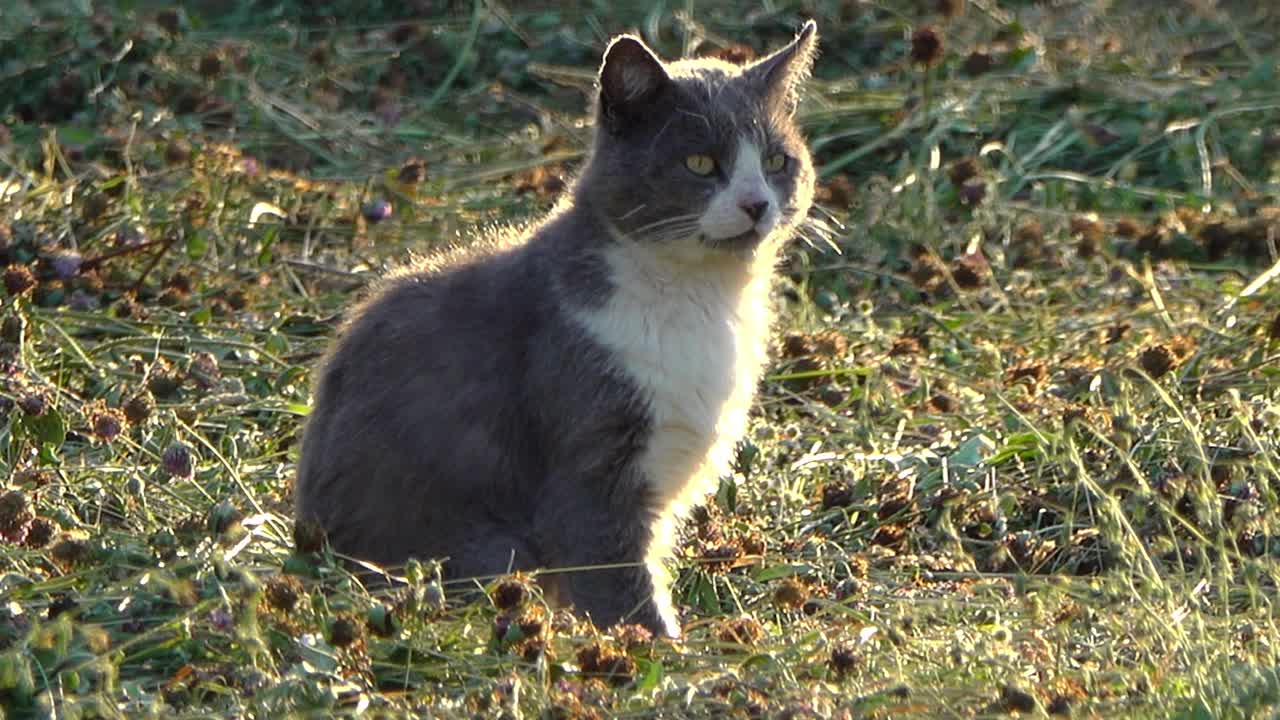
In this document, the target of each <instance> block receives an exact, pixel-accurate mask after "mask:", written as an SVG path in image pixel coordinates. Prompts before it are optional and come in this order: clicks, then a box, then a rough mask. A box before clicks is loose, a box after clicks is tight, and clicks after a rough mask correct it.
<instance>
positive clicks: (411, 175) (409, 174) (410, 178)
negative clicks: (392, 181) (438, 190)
mask: <svg viewBox="0 0 1280 720" xmlns="http://www.w3.org/2000/svg"><path fill="white" fill-rule="evenodd" d="M398 178H399V180H400V182H402V183H404V184H405V185H417V184H418V183H420V182H422V181H424V180H426V179H427V163H426V161H424V160H419V159H417V158H414V159H412V160H410V161H409V162H407V163H405V164H404V165H401V166H400V174H399V175H398Z"/></svg>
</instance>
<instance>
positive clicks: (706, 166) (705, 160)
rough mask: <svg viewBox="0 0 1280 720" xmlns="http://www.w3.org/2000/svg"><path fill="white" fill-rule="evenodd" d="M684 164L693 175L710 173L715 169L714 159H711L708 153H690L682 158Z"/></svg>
mask: <svg viewBox="0 0 1280 720" xmlns="http://www.w3.org/2000/svg"><path fill="white" fill-rule="evenodd" d="M684 166H685V167H687V168H689V172H691V173H693V174H694V175H704V176H705V175H710V174H711V173H713V172H715V171H716V161H715V160H712V159H711V156H710V155H703V154H701V153H699V154H695V155H690V156H689V157H687V158H685V159H684Z"/></svg>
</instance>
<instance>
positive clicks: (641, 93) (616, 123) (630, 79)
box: [600, 35, 671, 132]
mask: <svg viewBox="0 0 1280 720" xmlns="http://www.w3.org/2000/svg"><path fill="white" fill-rule="evenodd" d="M669 82H671V78H670V77H668V76H667V71H666V70H665V69H664V68H663V67H662V61H661V60H659V59H658V57H657V56H656V55H654V54H653V52H652V51H651V50H649V48H648V47H646V46H645V44H644V43H643V42H642V41H641V40H640V38H638V37H635V36H633V35H621V36H619V37H616V38H614V39H613V42H611V43H609V47H608V48H607V49H606V50H605V51H604V62H603V63H602V64H601V65H600V119H601V120H602V121H603V122H604V123H605V125H606V126H607V127H608V128H609V129H610V130H612V131H614V132H617V131H619V130H621V129H623V128H625V127H626V126H627V124H628V123H630V122H633V121H635V120H638V119H640V118H643V117H644V115H645V112H646V110H647V109H648V108H649V107H651V106H652V104H653V101H654V100H655V99H656V98H657V97H658V95H659V94H660V93H661V92H662V90H663V88H665V87H666V85H667V83H669Z"/></svg>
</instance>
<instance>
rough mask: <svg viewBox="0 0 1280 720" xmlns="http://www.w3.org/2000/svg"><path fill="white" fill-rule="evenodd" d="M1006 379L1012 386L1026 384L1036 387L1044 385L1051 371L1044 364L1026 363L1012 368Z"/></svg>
mask: <svg viewBox="0 0 1280 720" xmlns="http://www.w3.org/2000/svg"><path fill="white" fill-rule="evenodd" d="M1005 377H1006V378H1007V382H1008V384H1010V385H1016V384H1018V383H1020V382H1025V383H1027V384H1028V385H1031V386H1033V387H1034V386H1037V385H1039V384H1040V383H1043V382H1044V381H1045V378H1047V377H1049V369H1048V368H1047V367H1046V366H1045V364H1044V363H1026V364H1024V365H1018V366H1016V367H1013V368H1010V370H1009V371H1008V372H1007V373H1006V374H1005Z"/></svg>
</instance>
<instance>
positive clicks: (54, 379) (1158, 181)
mask: <svg viewBox="0 0 1280 720" xmlns="http://www.w3.org/2000/svg"><path fill="white" fill-rule="evenodd" d="M437 4H438V5H446V3H437ZM943 4H945V3H943ZM85 5H86V6H88V5H89V4H88V3H85ZM411 5H412V4H411V3H386V4H385V5H384V4H383V3H372V4H369V3H347V2H339V1H338V0H334V2H332V3H330V4H329V5H327V6H323V5H317V4H305V3H293V2H290V1H289V0H281V2H276V3H268V2H256V3H248V2H246V3H243V4H242V5H241V6H239V7H238V9H236V10H234V11H230V12H224V13H222V14H218V11H217V9H216V4H209V3H192V4H190V5H189V6H188V7H187V9H186V10H184V11H183V12H181V13H179V14H178V15H177V16H171V17H165V16H163V15H162V13H161V10H160V8H159V7H158V6H157V7H152V6H150V5H149V4H145V3H141V4H139V3H124V2H121V3H117V4H116V5H111V4H109V3H102V4H97V5H95V6H94V7H95V8H96V10H97V12H96V14H93V15H81V14H78V13H79V11H78V10H74V9H59V8H57V7H54V6H53V5H45V4H35V3H31V4H27V3H19V4H17V5H16V6H15V7H14V8H13V9H12V10H8V9H7V10H6V15H10V14H11V16H12V17H13V18H16V19H17V20H16V21H14V22H9V21H6V22H5V23H4V27H3V28H0V120H2V123H0V128H2V129H0V253H2V254H3V256H4V257H3V260H4V262H3V263H2V264H4V265H7V266H8V269H7V270H6V273H5V281H6V287H7V288H8V290H7V292H6V294H5V295H4V297H3V302H2V304H0V316H2V318H3V321H4V325H3V333H2V334H0V337H2V338H3V342H2V344H0V369H2V370H3V374H2V375H0V378H2V379H0V418H3V421H2V424H0V473H2V475H0V477H2V478H3V484H4V485H3V489H2V490H0V548H2V549H3V550H2V552H0V708H2V709H3V712H4V715H5V716H6V717H45V716H48V717H54V716H56V717H59V718H63V717H73V718H75V717H81V718H89V717H146V716H152V715H154V716H165V717H206V716H213V715H216V716H224V715H225V716H246V717H248V716H252V717H282V716H285V715H286V714H296V715H302V716H310V715H317V716H327V715H332V714H358V713H361V712H365V713H375V714H377V713H381V714H382V715H383V716H392V715H399V714H418V715H421V716H438V717H548V718H579V717H583V718H584V717H649V716H656V715H659V714H661V715H662V716H665V717H683V716H707V717H710V716H715V717H721V716H741V717H792V718H800V717H887V716H890V715H893V716H897V715H904V716H909V717H910V716H915V717H972V716H998V715H1006V714H1010V713H1022V714H1031V715H1036V714H1041V713H1054V714H1058V715H1064V716H1065V715H1071V716H1076V717H1152V718H1163V717H1179V718H1220V717H1225V718H1249V717H1265V716H1270V715H1271V714H1274V713H1275V712H1277V709H1278V708H1280V633H1278V632H1277V608H1276V607H1275V597H1276V585H1277V579H1278V578H1280V563H1278V562H1277V561H1278V560H1280V536H1278V535H1277V532H1278V531H1280V517H1278V516H1277V492H1278V491H1280V452H1278V450H1277V447H1278V443H1280V362H1277V361H1278V360H1280V278H1276V277H1275V274H1276V273H1277V267H1280V266H1278V265H1277V264H1276V263H1277V261H1278V260H1280V90H1277V88H1280V85H1278V84H1277V69H1276V59H1277V56H1278V53H1280V48H1278V47H1277V45H1276V38H1277V37H1280V12H1278V11H1277V10H1276V9H1274V8H1270V7H1268V6H1266V4H1265V3H1257V4H1254V3H1227V2H1223V3H1218V4H1216V5H1215V4H1214V3H1200V4H1193V3H1187V4H1185V6H1184V5H1178V6H1177V7H1176V8H1174V9H1166V8H1164V6H1162V5H1160V4H1157V3H1102V2H1099V1H1096V0H1085V1H1083V2H1079V3H1056V4H1052V5H1041V4H1036V3H1031V2H1004V3H997V2H995V1H994V0H984V1H983V2H978V1H977V0H970V1H969V2H968V3H967V7H965V9H964V12H963V13H961V14H960V15H958V16H956V17H954V18H947V17H943V16H941V15H939V14H938V12H939V11H938V10H937V9H936V8H935V4H934V3H932V2H930V3H914V4H913V3H891V2H861V3H860V2H836V1H835V0H819V1H817V2H804V3H800V2H772V3H763V2H747V1H745V0H742V1H740V2H736V3H732V7H725V8H721V7H720V5H721V4H715V5H716V7H715V9H713V8H712V4H710V3H707V4H702V3H692V2H690V3H684V4H673V5H672V6H671V7H669V8H667V10H665V11H658V12H650V11H649V9H648V4H634V5H628V6H627V7H623V8H621V9H612V10H609V9H604V8H605V4H595V3H566V5H568V6H569V7H567V8H561V9H555V8H552V9H537V10H520V9H517V8H516V6H517V5H519V6H521V7H525V4H522V3H512V4H509V5H499V4H492V3H488V2H479V3H474V4H469V3H452V6H453V7H452V9H441V10H437V11H435V12H436V13H437V14H436V16H434V18H435V19H429V18H428V19H424V18H422V17H415V18H412V19H411V18H410V16H409V15H408V13H410V12H412V10H411V9H410V6H411ZM677 5H679V6H678V7H677ZM704 5H705V7H704ZM725 5H729V4H725ZM939 5H942V4H939ZM68 7H69V8H70V7H71V6H68ZM802 10H803V11H806V12H807V13H808V14H811V15H813V16H814V17H816V18H817V19H818V21H819V28H820V32H821V33H822V37H823V55H822V57H821V60H820V61H819V66H818V69H817V71H816V77H815V79H814V81H813V82H812V83H811V85H810V88H809V93H808V97H807V99H806V102H805V104H804V106H803V108H802V110H801V118H802V121H803V123H804V125H805V127H806V128H807V130H808V132H809V136H810V139H811V145H812V146H813V148H814V151H815V156H816V158H817V160H818V162H819V165H820V171H821V175H822V177H823V189H822V195H823V205H824V208H825V210H824V211H820V212H815V217H817V218H818V219H819V220H821V221H822V222H823V223H826V229H825V230H824V229H823V228H820V227H817V226H816V225H815V227H814V228H813V229H811V230H810V232H809V235H811V236H812V237H811V238H810V239H811V240H813V242H812V243H811V244H805V243H797V244H796V247H795V248H794V250H793V252H792V253H791V254H790V255H789V256H788V258H787V260H786V264H785V266H784V268H783V271H782V272H781V273H780V275H781V279H780V282H779V286H778V288H779V294H778V299H779V303H780V304H781V306H782V307H783V308H784V310H783V321H782V322H781V324H780V327H779V328H778V329H777V343H776V345H777V347H776V349H775V352H774V354H773V357H774V358H775V360H774V364H773V366H772V367H771V368H770V370H769V377H768V379H767V380H766V382H765V383H764V386H763V392H762V397H761V399H760V402H759V413H758V415H757V416H756V417H755V419H754V425H753V429H752V433H751V436H750V437H749V438H747V439H746V440H745V441H744V443H743V445H742V449H741V452H740V454H739V459H738V463H737V467H736V472H735V476H734V477H733V478H727V479H725V480H724V481H723V482H722V484H721V488H720V490H719V492H718V493H717V494H716V496H715V497H714V498H712V499H709V500H708V502H707V504H706V506H705V507H704V508H702V509H700V510H699V512H698V513H697V514H696V515H695V518H694V519H693V520H692V521H691V522H690V523H689V524H688V526H687V527H686V528H685V529H684V531H683V532H684V535H683V537H684V540H683V542H682V543H681V545H680V553H681V555H680V558H679V559H678V562H677V563H676V564H675V570H676V572H677V578H678V580H677V596H678V597H677V599H678V604H679V606H680V607H681V608H682V609H683V610H684V612H685V615H684V625H685V637H684V639H683V640H682V641H681V642H680V643H677V644H671V643H665V642H658V643H653V642H651V641H649V640H647V639H646V638H644V637H641V636H638V635H637V633H636V631H635V630H634V629H627V628H612V629H602V630H597V629H595V628H592V627H590V626H588V625H586V624H583V623H581V622H577V621H575V620H574V618H572V617H571V616H568V615H566V614H564V613H552V612H550V611H548V610H547V609H546V608H545V607H543V605H542V604H541V602H540V601H539V600H538V598H537V597H536V595H534V596H530V594H529V588H527V587H525V586H524V585H523V582H524V580H523V579H520V578H517V579H514V580H506V581H502V580H488V579H484V580H481V581H478V582H481V583H482V584H483V585H484V586H485V587H486V588H487V589H488V590H489V591H490V595H489V597H490V598H491V600H490V601H478V602H471V603H469V604H468V603H464V602H463V601H462V600H461V599H458V598H457V597H456V594H455V593H453V592H451V591H452V590H454V589H459V590H461V589H464V586H465V585H468V584H469V585H471V586H474V585H475V583H474V582H472V583H460V584H458V587H456V588H455V587H453V586H449V587H447V588H446V587H442V584H441V583H440V582H439V580H438V579H437V576H436V574H435V568H434V566H432V565H429V564H428V565H420V566H414V567H412V568H411V569H410V571H409V573H408V576H409V584H408V585H407V586H406V587H404V588H400V589H396V590H380V591H376V592H368V591H366V590H365V589H363V588H362V587H361V586H360V585H359V584H358V583H357V582H356V581H355V579H354V578H353V577H352V576H351V575H350V574H349V573H348V572H347V571H346V570H344V569H343V568H342V566H341V564H340V563H338V562H335V559H334V558H333V557H332V556H330V555H329V554H328V553H327V552H325V551H323V550H321V551H312V547H313V544H314V538H307V537H301V538H297V540H295V533H294V528H293V526H292V521H291V518H290V493H291V483H292V477H293V468H294V463H295V461H296V455H297V432H298V429H299V427H300V423H301V420H302V418H303V416H304V415H305V413H306V410H307V404H308V401H309V383H310V371H311V367H312V365H313V363H314V361H315V359H316V358H317V356H318V354H319V353H320V352H321V351H322V350H323V348H324V347H325V345H326V343H327V342H328V341H329V339H330V337H331V335H332V332H333V330H334V327H335V325H336V322H337V320H338V317H339V314H340V313H341V312H342V311H343V310H344V308H346V307H349V306H350V304H351V303H352V302H353V301H354V300H355V299H356V298H357V297H358V296H359V295H360V292H361V288H362V287H363V286H364V285H365V284H366V283H367V282H368V281H369V280H370V279H371V278H373V277H375V276H376V274H377V273H378V272H380V271H381V270H383V269H385V268H386V267H388V266H389V265H390V264H392V263H395V262H399V261H401V260H403V259H404V258H405V257H406V256H407V254H408V253H410V252H427V251H429V250H431V249H432V248H436V247H441V246H444V245H447V244H450V243H452V242H455V241H456V240H457V239H458V238H464V239H465V238H467V237H470V236H471V235H470V233H471V232H472V231H473V229H474V228H477V227H485V226H490V225H493V224H495V223H502V222H511V221H521V220H524V219H528V218H530V217H534V216H536V215H537V214H538V213H540V212H542V211H544V210H545V209H547V208H548V207H549V206H550V203H551V201H552V200H553V198H554V196H555V193H556V192H557V191H558V190H559V189H560V187H562V182H563V180H562V178H563V177H565V176H566V175H567V174H571V173H572V171H573V169H574V167H575V166H576V165H577V164H578V163H579V162H580V160H581V157H582V154H583V152H584V150H585V147H586V142H587V139H588V137H589V128H588V127H587V126H585V125H584V124H583V122H582V120H583V119H584V118H585V109H586V106H587V97H586V95H585V94H584V92H583V91H584V89H587V88H589V86H590V82H591V78H592V72H593V65H594V63H595V62H596V57H597V55H598V52H599V50H600V48H601V47H602V43H603V41H604V40H605V39H606V38H607V36H608V35H609V34H612V33H616V32H621V31H624V30H628V29H633V28H639V29H641V30H642V31H644V32H645V33H646V34H647V36H648V37H649V39H650V40H651V41H653V42H654V43H655V44H656V45H657V46H658V47H659V48H660V49H661V50H662V51H663V52H664V53H665V54H666V55H668V56H674V55H677V54H679V53H680V52H682V51H684V50H696V51H706V50H711V49H715V48H722V47H726V46H728V45H729V44H730V43H733V42H738V43H743V44H745V45H747V46H749V47H751V48H754V49H755V50H757V51H760V50H764V49H766V48H769V47H774V46H776V45H777V44H779V43H780V42H781V41H783V40H784V39H785V38H787V37H788V36H789V34H790V33H791V31H792V29H793V28H794V27H795V26H796V24H797V22H798V18H799V17H800V16H801V15H800V13H801V11H802ZM330 15H332V18H333V21H332V22H330V21H328V20H327V18H328V17H330ZM410 20H411V21H410ZM166 24H167V25H169V26H170V27H169V29H166V27H165V25H166ZM926 25H931V26H933V27H934V28H935V29H936V32H937V34H938V35H939V36H940V37H941V40H942V45H943V51H942V55H941V57H940V58H939V60H938V61H937V62H936V63H935V64H933V65H932V66H930V67H924V66H922V65H920V64H917V63H913V62H912V61H911V59H910V58H911V37H912V34H913V32H914V31H915V30H917V29H918V28H920V27H923V26H926ZM978 71H981V72H978ZM422 170H425V171H424V172H422ZM383 200H385V201H388V202H390V203H391V204H392V206H393V208H394V212H393V214H392V215H391V217H390V218H388V219H386V220H383V221H381V222H371V221H370V220H368V219H366V217H365V214H364V212H363V211H364V209H365V208H368V207H370V205H371V204H372V203H376V202H379V201H383ZM826 234H831V235H832V237H831V242H830V243H826V242H823V241H822V238H823V237H824V236H825V235H826ZM27 271H29V272H30V273H31V275H30V276H29V277H30V279H31V280H32V281H34V283H35V284H34V285H33V286H32V287H29V288H27V287H23V286H24V285H26V284H27V283H26V280H27V279H28V275H27ZM126 414H127V417H126ZM304 530H305V529H304ZM303 535H305V532H304V533H303ZM513 583H514V584H513ZM499 588H501V589H499ZM522 588H523V590H522ZM499 606H502V607H501V608H500V607H499Z"/></svg>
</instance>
